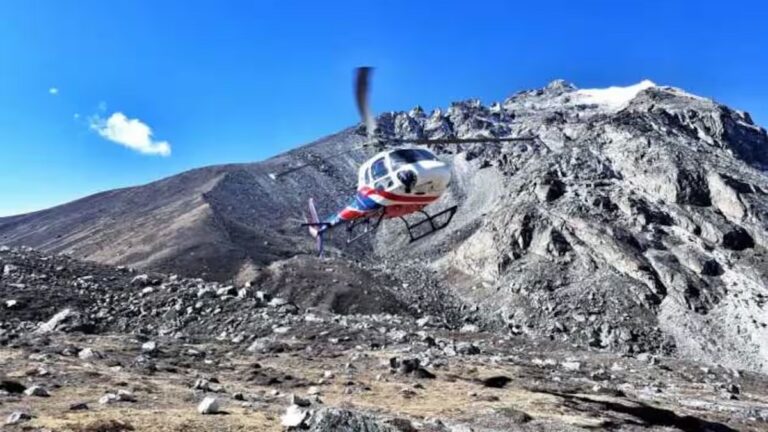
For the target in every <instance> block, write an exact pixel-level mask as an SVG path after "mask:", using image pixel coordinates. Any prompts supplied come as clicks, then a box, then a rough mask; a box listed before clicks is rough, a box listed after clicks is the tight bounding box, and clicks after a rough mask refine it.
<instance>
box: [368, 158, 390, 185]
mask: <svg viewBox="0 0 768 432" xmlns="http://www.w3.org/2000/svg"><path fill="white" fill-rule="evenodd" d="M387 174H389V171H388V170H387V164H386V163H384V158H381V159H377V160H376V161H375V162H373V163H372V164H371V176H372V177H373V179H374V180H377V179H380V178H382V177H384V176H385V175H387Z"/></svg>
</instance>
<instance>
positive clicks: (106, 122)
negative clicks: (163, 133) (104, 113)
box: [90, 112, 171, 156]
mask: <svg viewBox="0 0 768 432" xmlns="http://www.w3.org/2000/svg"><path fill="white" fill-rule="evenodd" d="M90 126H91V129H93V130H94V131H96V132H97V133H98V134H99V135H101V136H102V137H104V138H106V139H108V140H109V141H112V142H115V143H117V144H120V145H123V146H125V147H128V148H129V149H132V150H136V151H137V152H139V153H142V154H146V155H157V156H170V155H171V144H170V143H168V141H155V140H153V139H152V129H151V128H150V127H149V126H148V125H147V124H146V123H144V122H142V121H141V120H139V119H131V118H128V117H127V116H126V115H125V114H123V113H121V112H116V113H113V114H112V115H111V116H109V118H108V119H104V118H102V117H100V116H98V115H96V116H93V117H91V118H90Z"/></svg>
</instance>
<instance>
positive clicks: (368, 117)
mask: <svg viewBox="0 0 768 432" xmlns="http://www.w3.org/2000/svg"><path fill="white" fill-rule="evenodd" d="M372 73H373V68H372V67H370V66H363V67H358V68H356V69H355V87H354V91H355V102H356V103H357V111H358V113H359V114H360V118H361V120H362V123H363V125H365V134H366V137H367V138H368V141H366V142H364V143H362V144H360V145H357V146H354V147H352V148H350V149H349V150H346V151H343V152H340V153H335V154H333V155H331V156H327V157H321V158H318V159H317V160H313V161H310V162H306V163H303V164H300V165H297V166H294V167H291V168H287V169H285V170H284V171H280V172H276V173H269V178H271V179H272V180H277V179H278V178H280V177H282V176H284V175H287V174H290V173H293V172H296V171H299V170H301V169H304V168H307V167H310V166H318V164H319V163H322V162H324V161H326V160H328V159H332V158H337V157H339V156H343V155H346V154H349V153H352V152H354V151H357V150H361V149H365V148H367V147H374V148H377V149H381V148H383V147H384V145H385V144H393V145H400V144H420V145H429V144H472V143H508V142H517V141H535V140H537V139H538V137H536V136H525V137H505V138H490V137H477V138H433V139H430V138H395V137H382V136H380V135H377V134H376V127H377V126H376V117H375V116H374V115H373V114H372V112H371V109H370V105H369V103H368V99H369V97H368V95H369V90H370V83H371V75H372Z"/></svg>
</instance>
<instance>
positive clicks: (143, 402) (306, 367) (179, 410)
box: [0, 338, 601, 432]
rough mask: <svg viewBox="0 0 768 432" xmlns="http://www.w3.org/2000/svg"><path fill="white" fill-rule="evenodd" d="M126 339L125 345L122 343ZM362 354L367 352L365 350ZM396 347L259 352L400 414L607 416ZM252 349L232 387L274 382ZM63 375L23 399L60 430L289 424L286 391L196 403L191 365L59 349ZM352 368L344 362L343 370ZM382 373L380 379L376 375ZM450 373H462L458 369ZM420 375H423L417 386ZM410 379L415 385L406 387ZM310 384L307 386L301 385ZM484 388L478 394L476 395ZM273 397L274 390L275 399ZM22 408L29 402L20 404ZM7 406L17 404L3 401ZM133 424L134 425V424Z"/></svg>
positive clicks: (333, 398)
mask: <svg viewBox="0 0 768 432" xmlns="http://www.w3.org/2000/svg"><path fill="white" fill-rule="evenodd" d="M89 346H94V347H95V349H96V348H98V349H101V350H108V349H109V350H119V349H120V343H119V342H117V341H115V340H112V339H109V338H102V339H99V340H94V341H89ZM123 347H124V345H123ZM358 354H363V353H358ZM389 355H392V353H389V354H386V353H381V352H371V353H367V356H366V355H365V354H363V357H362V358H361V359H359V360H356V361H355V362H354V363H355V365H356V366H357V369H355V370H352V371H346V369H345V368H344V364H345V363H346V362H347V361H348V357H347V356H341V357H336V358H317V359H309V360H308V359H304V358H300V357H298V356H295V355H289V354H281V355H279V356H273V357H266V358H262V359H258V360H259V362H260V363H261V364H262V366H263V367H265V368H266V367H269V368H274V369H275V370H278V371H284V372H286V373H290V374H291V375H293V376H294V377H302V378H304V379H306V380H307V381H309V382H313V383H314V382H317V381H318V380H319V379H320V378H321V377H322V375H323V371H325V370H332V371H334V373H335V374H336V378H335V379H333V380H330V382H329V383H327V384H324V385H321V386H320V388H321V391H322V395H321V398H322V400H323V401H324V403H325V405H327V406H338V407H348V408H358V409H363V410H370V411H374V412H379V413H386V414H390V415H395V416H407V417H412V418H417V419H418V418H422V419H423V418H426V417H437V418H444V419H447V418H454V419H455V418H466V417H471V416H473V415H476V414H477V413H481V412H487V411H494V410H503V409H505V408H510V407H511V408H514V409H517V410H521V411H524V412H526V413H528V414H529V415H530V416H531V417H533V418H539V419H551V420H557V421H562V422H565V423H568V424H573V425H580V426H592V427H594V426H597V425H599V424H600V422H601V419H598V418H590V417H589V416H585V415H584V414H583V413H578V412H574V411H572V410H569V409H567V408H566V407H564V406H563V404H562V401H561V400H560V398H558V397H557V396H554V395H550V394H546V393H539V392H535V391H529V390H525V389H523V388H520V387H519V386H516V385H515V381H514V377H515V376H516V373H517V371H518V369H517V368H516V367H515V366H488V365H484V364H481V363H476V364H473V363H471V360H470V361H467V360H466V359H464V360H463V362H462V363H455V364H451V365H450V367H449V368H448V370H447V371H446V370H441V371H440V372H439V374H438V375H439V376H438V378H437V379H434V380H416V379H411V378H409V377H403V376H399V375H390V374H389V373H388V369H387V368H386V367H382V366H381V364H382V363H384V362H385V360H386V359H387V358H388V356H389ZM0 358H2V359H7V360H8V363H9V364H12V365H13V366H16V367H17V369H15V370H21V367H22V366H24V367H29V362H28V361H26V360H25V359H24V358H23V357H20V356H18V355H17V353H15V352H13V351H9V350H0ZM253 361H254V358H252V357H246V356H242V357H236V358H229V359H228V360H227V362H228V363H230V364H231V365H232V366H234V367H233V368H222V369H221V370H220V373H219V374H217V378H219V380H220V381H221V384H222V385H223V386H224V388H226V389H227V391H228V392H229V393H231V392H233V391H241V392H243V393H245V394H262V395H266V394H268V393H269V392H270V391H271V390H272V389H273V387H264V386H255V385H250V384H249V383H248V382H247V381H244V380H243V376H242V371H243V370H244V368H246V367H248V365H249V364H251V363H253ZM51 368H52V369H53V370H54V373H55V374H56V375H57V376H68V377H70V378H72V379H75V381H74V382H75V384H71V385H65V386H62V387H61V388H55V389H52V390H51V397H50V398H46V399H45V400H42V399H30V398H25V399H22V401H21V402H20V404H22V403H23V404H26V407H25V408H27V409H29V410H30V411H31V412H32V413H33V415H34V419H33V420H32V421H31V422H30V423H29V424H30V425H31V426H35V427H41V428H48V429H50V430H53V431H57V432H123V431H130V430H136V431H149V432H161V431H163V432H168V431H170V432H174V431H178V432H182V431H183V432H198V431H199V432H202V431H212V432H216V431H222V432H224V431H226V432H239V431H243V432H245V431H265V432H271V431H275V432H277V431H281V430H282V428H281V426H280V420H279V414H280V413H281V412H282V410H283V409H284V408H285V406H286V404H287V401H286V399H284V398H282V397H281V398H278V399H277V400H272V401H271V402H268V404H260V405H257V406H258V408H251V407H246V406H243V405H242V404H240V403H239V402H235V401H232V400H228V398H227V396H226V394H222V395H221V396H222V399H223V400H224V405H223V409H224V410H226V411H227V413H226V414H221V415H213V416H210V415H208V416H203V415H200V414H198V413H197V411H196V405H197V400H198V399H199V396H194V395H193V394H192V392H191V391H190V389H189V383H190V381H191V380H193V379H194V377H193V376H191V375H189V374H187V373H184V374H168V373H159V374H157V375H152V376H144V375H140V374H136V373H133V372H131V371H128V370H116V369H112V368H108V367H107V366H106V365H105V364H104V363H103V362H99V361H95V362H91V363H88V362H83V361H82V360H79V359H77V358H59V359H57V360H56V362H55V363H54V364H53V365H51ZM345 371H346V372H345ZM378 375H382V376H383V378H382V379H380V380H377V376H378ZM492 375H506V376H509V377H512V378H513V381H512V382H511V383H510V384H509V385H508V386H507V387H506V388H502V389H495V388H485V387H482V386H480V385H478V384H477V383H476V382H473V381H472V379H473V378H483V377H488V376H492ZM451 376H455V377H460V378H450V377H451ZM348 381H352V382H354V383H357V384H361V385H366V386H368V390H366V391H353V392H352V393H348V392H349V389H350V388H353V389H354V388H358V390H359V385H355V386H348V385H346V383H347V382H348ZM416 383H419V384H420V385H419V386H418V387H419V388H417V387H416V386H415V384H416ZM121 387H122V388H126V387H127V388H129V389H131V390H132V391H134V393H135V394H136V396H137V398H138V402H137V403H116V404H113V405H106V406H105V405H99V404H98V403H97V402H96V401H97V400H98V398H99V397H100V396H102V395H103V394H105V393H106V392H109V391H115V390H116V389H117V388H121ZM403 389H409V390H411V391H412V392H413V394H412V395H411V396H405V395H404V394H403ZM296 391H297V392H298V393H303V392H304V390H302V389H301V388H299V389H296ZM478 396H480V397H478ZM268 399H269V398H267V400H268ZM73 402H87V403H88V404H89V406H90V408H91V409H90V410H87V411H69V409H68V408H69V405H70V404H71V403H73ZM18 407H19V408H21V407H22V405H19V406H18ZM3 408H4V409H3V411H7V410H9V409H11V408H15V407H13V406H12V405H11V404H7V405H4V406H3ZM131 428H133V429H131Z"/></svg>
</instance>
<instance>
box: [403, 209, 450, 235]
mask: <svg viewBox="0 0 768 432" xmlns="http://www.w3.org/2000/svg"><path fill="white" fill-rule="evenodd" d="M456 209H458V206H453V207H449V208H447V209H445V210H443V211H441V212H439V213H435V214H433V215H430V214H429V213H427V212H425V211H423V210H418V212H419V213H421V214H422V215H424V219H422V220H420V221H418V222H416V223H408V221H407V220H406V219H405V218H404V217H402V216H401V217H400V219H402V221H403V222H404V223H405V227H406V229H407V230H408V236H409V237H410V238H411V243H413V242H415V241H418V240H421V239H423V238H424V237H426V236H428V235H430V234H434V233H436V232H438V231H440V230H442V229H444V228H446V227H447V226H448V225H449V224H450V223H451V220H452V219H453V216H454V215H455V214H456Z"/></svg>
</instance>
